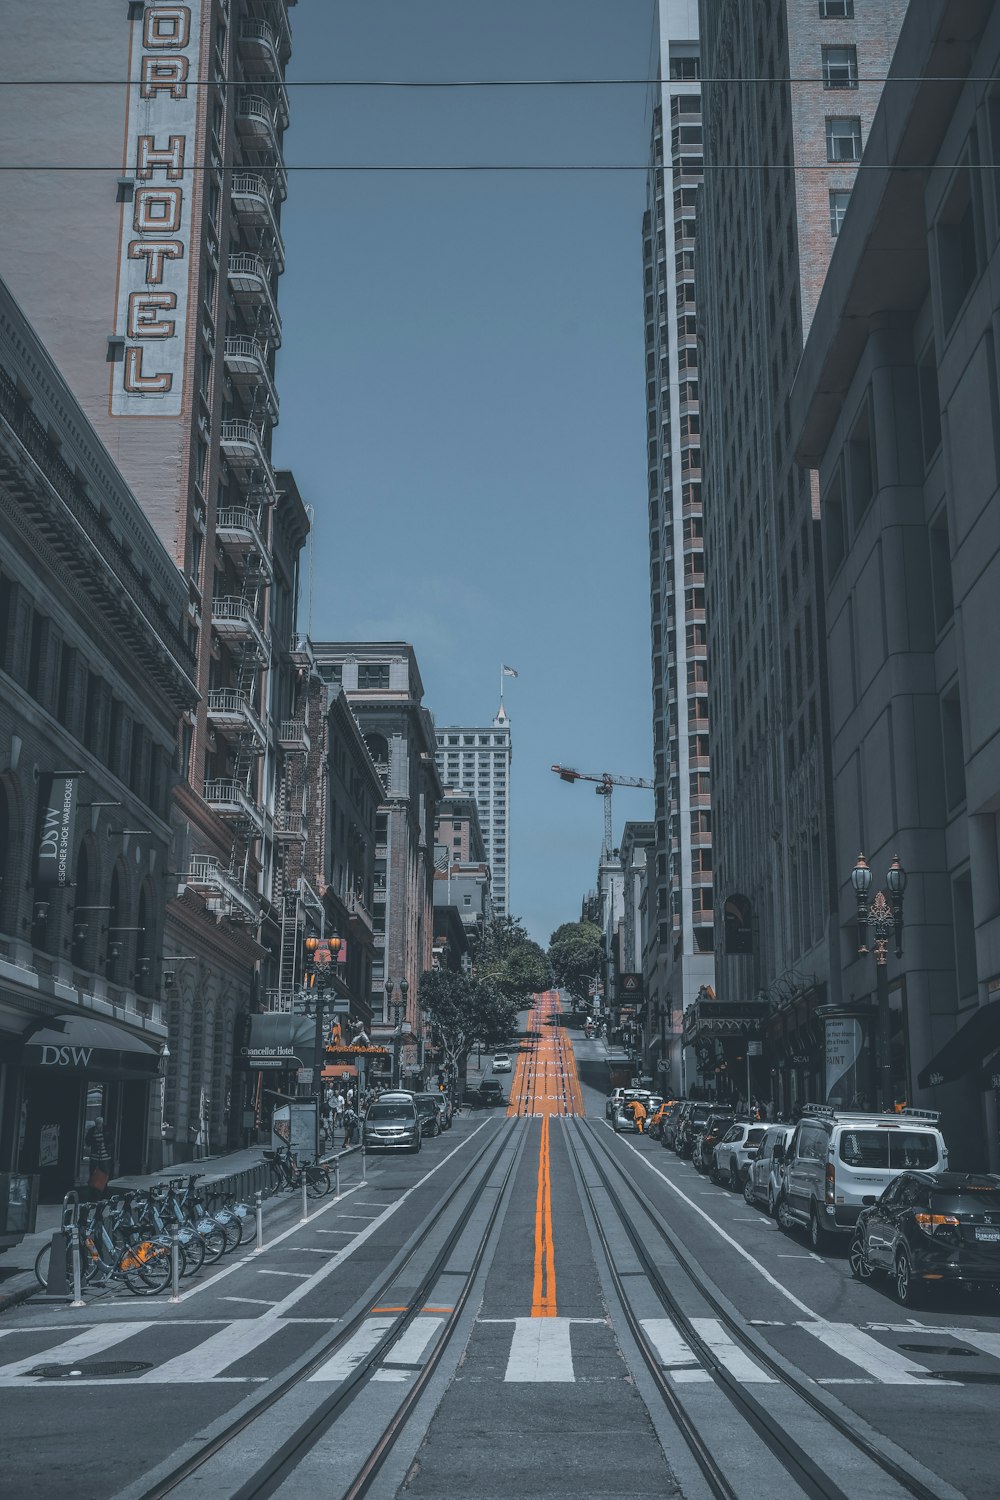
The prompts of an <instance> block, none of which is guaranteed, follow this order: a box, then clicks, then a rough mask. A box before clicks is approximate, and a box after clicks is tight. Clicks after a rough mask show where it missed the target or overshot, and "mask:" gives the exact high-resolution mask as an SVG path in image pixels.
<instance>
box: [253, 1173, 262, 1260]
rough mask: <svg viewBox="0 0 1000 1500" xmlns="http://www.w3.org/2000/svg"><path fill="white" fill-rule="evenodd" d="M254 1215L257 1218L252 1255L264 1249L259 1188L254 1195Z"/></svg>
mask: <svg viewBox="0 0 1000 1500" xmlns="http://www.w3.org/2000/svg"><path fill="white" fill-rule="evenodd" d="M254 1204H255V1207H254V1213H255V1214H256V1216H257V1243H256V1245H255V1246H254V1254H255V1255H257V1254H258V1253H259V1252H260V1251H261V1250H263V1248H264V1195H263V1193H262V1192H261V1190H260V1188H258V1189H257V1191H256V1193H254Z"/></svg>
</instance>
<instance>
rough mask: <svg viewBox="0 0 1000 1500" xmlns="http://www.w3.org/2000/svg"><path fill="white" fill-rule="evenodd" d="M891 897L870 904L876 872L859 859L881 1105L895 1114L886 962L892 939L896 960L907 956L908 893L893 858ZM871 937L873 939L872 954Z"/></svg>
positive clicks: (861, 946)
mask: <svg viewBox="0 0 1000 1500" xmlns="http://www.w3.org/2000/svg"><path fill="white" fill-rule="evenodd" d="M885 883H886V885H887V886H888V894H887V893H886V892H885V891H876V892H875V895H874V896H873V897H872V898H871V900H869V892H870V891H871V885H872V872H871V870H870V869H869V867H868V861H867V860H866V859H865V857H864V855H863V854H859V855H858V860H857V864H856V865H855V866H854V869H853V870H852V871H851V884H852V885H853V887H854V893H855V895H856V896H857V900H858V953H859V954H866V953H868V952H869V951H871V952H872V953H873V955H874V958H875V998H876V1004H877V1019H878V1104H879V1108H880V1109H882V1110H891V1109H892V1108H893V1106H894V1104H895V1102H896V1101H895V1099H894V1098H893V1082H892V1039H891V1028H890V1013H889V975H888V972H887V968H886V960H887V958H888V954H889V935H890V933H891V934H892V935H893V937H894V938H895V949H896V957H897V958H901V957H902V955H903V895H904V893H905V891H906V871H905V870H904V869H903V866H902V865H901V864H900V862H899V855H898V854H896V855H894V856H893V861H892V864H891V865H890V866H889V869H888V872H887V874H886V877H885ZM869 935H872V936H873V942H872V948H871V950H869V947H868V939H869Z"/></svg>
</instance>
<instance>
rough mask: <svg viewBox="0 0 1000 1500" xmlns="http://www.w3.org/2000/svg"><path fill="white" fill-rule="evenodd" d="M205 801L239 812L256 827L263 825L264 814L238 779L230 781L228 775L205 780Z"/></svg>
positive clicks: (216, 806)
mask: <svg viewBox="0 0 1000 1500" xmlns="http://www.w3.org/2000/svg"><path fill="white" fill-rule="evenodd" d="M205 801H206V802H208V803H210V804H211V806H212V807H215V808H220V809H221V808H224V809H225V810H226V812H236V813H240V814H242V815H243V816H244V817H246V818H248V819H249V820H250V822H252V823H255V824H256V825H257V826H258V827H261V826H262V825H263V822H264V814H263V813H262V812H261V810H260V808H259V807H258V806H257V804H256V802H254V800H253V798H252V797H251V796H250V793H249V792H248V791H247V789H246V787H244V786H243V785H242V784H241V783H240V782H238V781H232V780H230V779H229V778H228V777H215V778H214V779H213V780H211V781H206V782H205Z"/></svg>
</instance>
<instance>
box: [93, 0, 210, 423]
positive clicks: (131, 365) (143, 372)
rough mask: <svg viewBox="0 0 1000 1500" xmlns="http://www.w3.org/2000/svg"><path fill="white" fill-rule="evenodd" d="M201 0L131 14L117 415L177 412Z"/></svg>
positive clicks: (194, 172)
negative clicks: (129, 189)
mask: <svg viewBox="0 0 1000 1500" xmlns="http://www.w3.org/2000/svg"><path fill="white" fill-rule="evenodd" d="M202 3H203V0H190V3H189V4H187V5H159V4H151V5H147V6H146V7H145V9H144V10H143V12H142V15H141V17H140V18H138V19H137V20H134V21H132V22H131V23H130V24H131V27H132V39H131V48H130V59H129V79H130V83H129V86H128V113H127V123H126V129H125V175H126V177H127V178H130V179H133V180H134V183H135V187H134V192H133V196H132V201H131V202H130V203H124V204H123V205H122V210H121V213H122V222H121V239H120V244H119V250H118V304H117V310H116V317H115V332H116V334H117V335H118V337H119V338H124V340H125V348H124V355H123V357H122V358H121V359H120V360H116V361H115V362H114V363H113V364H112V367H111V368H112V372H113V374H112V387H111V412H112V415H114V416H122V417H136V416H143V417H148V416H161V417H175V416H179V415H180V411H181V403H182V398H183V386H184V360H185V348H186V344H187V332H188V329H187V324H188V294H189V286H190V278H191V223H192V197H193V194H194V192H195V189H196V187H199V186H200V175H199V171H198V168H199V166H200V163H199V162H198V160H197V157H196V151H197V150H198V149H199V148H201V149H202V150H204V147H203V144H202V142H201V141H199V139H198V130H197V124H198V95H199V81H200V77H201V74H200V69H199V63H200V56H201V10H202Z"/></svg>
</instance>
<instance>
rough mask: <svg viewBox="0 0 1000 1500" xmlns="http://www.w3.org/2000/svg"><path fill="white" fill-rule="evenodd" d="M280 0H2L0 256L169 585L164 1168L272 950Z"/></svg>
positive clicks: (284, 575) (234, 1096)
mask: <svg viewBox="0 0 1000 1500" xmlns="http://www.w3.org/2000/svg"><path fill="white" fill-rule="evenodd" d="M289 3H292V0H228V3H227V0H187V3H185V4H163V3H159V0H149V3H130V4H122V5H111V4H105V5H87V6H80V5H78V4H76V3H75V0H53V3H52V4H50V5H47V6H45V7H44V8H38V7H32V6H28V7H25V6H20V5H16V4H13V3H10V0H5V3H4V5H3V10H4V12H5V13H6V16H5V19H6V23H7V24H6V25H5V26H4V28H3V29H4V76H5V82H6V83H7V85H8V86H7V87H5V88H4V89H3V90H0V152H2V155H3V159H4V162H5V164H8V165H10V166H11V167H12V170H11V171H8V172H5V174H4V213H3V215H2V216H0V265H2V266H3V267H4V268H5V273H6V274H7V275H8V277H9V280H10V284H11V287H12V290H13V292H14V294H15V296H16V297H17V298H18V300H19V302H20V303H21V305H22V307H23V308H24V310H25V312H26V314H27V315H28V317H29V318H30V319H31V320H32V321H33V322H34V324H35V326H36V327H37V329H38V332H39V334H40V335H41V337H42V339H43V340H44V341H45V342H46V343H47V345H48V347H49V349H50V352H51V354H52V356H53V358H54V359H55V361H56V363H57V364H58V366H59V368H60V369H61V370H62V371H63V372H64V374H65V376H66V379H67V381H68V383H69V385H70V388H71V389H72V390H73V392H74V394H75V396H76V397H77V399H78V400H79V402H80V404H81V405H82V407H83V409H84V411H85V412H86V413H87V415H88V417H89V419H90V420H91V422H92V423H93V425H94V427H95V428H96V430H97V432H98V433H99V435H100V437H101V438H102V439H103V441H104V443H105V445H106V447H107V448H108V450H109V452H110V453H111V455H112V457H113V459H114V460H115V462H116V463H117V465H118V467H119V469H120V470H121V472H122V474H123V475H124V477H125V479H126V481H127V482H128V484H129V485H130V487H131V489H132V490H133V492H134V494H135V495H136V496H137V497H138V499H139V501H140V503H141V505H142V507H143V509H144V510H145V512H146V515H147V516H148V517H149V519H150V520H151V521H152V523H153V526H154V527H155V529H156V531H157V533H158V534H159V536H160V538H161V540H162V541H163V542H164V543H165V545H166V547H167V548H168V550H169V552H170V553H171V555H172V556H173V559H174V563H175V564H176V566H177V568H179V569H180V571H181V573H182V575H183V578H184V580H185V587H186V590H187V599H186V607H185V610H184V615H183V630H184V633H185V636H186V640H187V644H188V647H189V649H190V650H191V652H192V653H193V654H194V657H195V661H196V668H195V676H196V682H197V687H198V692H199V700H198V703H197V706H196V707H194V708H192V710H191V711H190V713H189V714H188V715H187V718H186V721H185V724H184V727H183V730H182V733H181V734H180V736H179V740H178V746H177V758H178V763H179V765H180V769H181V775H182V778H183V779H182V783H181V785H180V787H179V788H178V790H177V793H176V795H175V797H174V806H173V825H174V838H173V850H172V859H171V866H172V869H173V870H174V871H175V872H176V883H175V885H174V887H173V890H174V894H173V897H172V899H171V900H170V902H169V905H168V910H167V925H166V937H165V949H166V952H167V953H168V954H169V955H170V956H171V964H172V968H171V971H170V972H171V976H172V978H171V988H170V993H169V1028H170V1036H169V1053H170V1056H169V1063H168V1067H167V1073H166V1091H165V1104H164V1108H165V1118H164V1127H163V1130H164V1143H165V1155H166V1156H167V1158H168V1159H169V1158H171V1157H173V1158H174V1159H177V1158H185V1157H188V1156H190V1154H191V1152H192V1150H201V1149H206V1147H207V1145H208V1146H211V1147H212V1148H213V1149H214V1148H215V1147H217V1146H218V1145H219V1144H220V1143H222V1144H225V1142H226V1141H227V1140H229V1141H234V1140H236V1139H237V1137H238V1134H239V1130H240V1127H241V1123H242V1100H241V1098H240V1094H241V1079H240V1078H239V1077H237V1076H235V1075H234V1058H235V1056H236V1054H237V1053H238V1049H239V1042H240V1034H241V1031H242V1029H243V1026H244V1019H243V1018H244V1016H245V1013H246V1012H247V1010H248V1009H249V1008H250V1006H251V1004H252V1003H253V1001H254V998H255V995H256V992H257V988H258V986H259V984H260V981H261V980H262V981H263V986H264V987H265V988H266V987H269V986H270V985H271V984H273V983H274V982H275V981H274V978H273V974H272V973H271V972H270V971H272V970H274V969H275V968H276V966H277V963H278V948H279V944H280V920H279V914H278V912H277V909H276V907H275V905H274V902H273V897H274V893H275V884H276V881H277V882H278V883H279V884H280V874H279V870H280V854H281V851H280V848H279V847H278V845H277V843H276V841H275V837H274V813H275V808H276V804H277V801H278V799H279V797H280V786H281V781H282V776H283V751H282V748H281V745H280V743H279V740H278V737H277V734H276V732H275V724H276V721H278V720H280V717H281V714H282V709H283V703H284V701H286V700H287V698H288V694H289V691H290V689H289V686H288V682H287V673H288V671H289V670H290V667H289V661H288V652H289V651H290V649H291V647H292V646H293V644H294V639H293V632H294V615H295V594H296V588H297V567H298V548H301V546H302V543H303V540H304V537H305V533H306V530H307V526H306V523H305V513H304V509H303V507H302V504H301V501H300V500H299V497H298V496H297V494H295V492H294V482H293V481H292V480H291V476H289V475H281V476H279V474H278V473H276V471H275V468H274V466H273V464H272V460H271V438H272V431H273V428H274V426H275V424H276V422H277V420H278V396H277V391H276V387H275V373H274V358H275V350H276V349H277V347H278V344H279V343H280V341H281V321H280V318H279V315H278V310H277V288H278V277H279V275H280V273H281V271H282V269H283V265H284V252H283V247H282V240H281V229H280V216H281V203H282V200H283V198H284V196H285V190H286V180H285V170H284V165H283V161H282V140H283V134H284V130H285V127H286V126H287V124H288V97H287V93H286V90H285V85H284V81H283V78H284V70H285V65H286V63H287V61H288V58H289V55H290V50H291V44H290V36H289V28H288V4H289ZM40 76H41V77H42V78H45V79H50V80H58V83H49V84H47V85H45V86H39V84H38V82H37V80H38V79H39V77H40ZM104 79H106V80H108V82H107V83H102V82H101V80H104ZM27 80H34V82H27ZM123 80H129V82H128V83H124V82H123ZM39 163H42V164H44V165H45V167H46V169H47V170H44V171H38V170H35V167H36V164H39ZM75 167H82V168H86V169H87V170H74V168H75ZM48 168H52V169H53V170H48ZM66 225H72V233H71V234H70V233H67V232H66V231H65V228H64V226H66ZM286 521H287V524H286ZM278 532H282V540H281V549H279V550H283V552H284V556H285V565H284V566H283V567H281V568H278V567H276V564H275V546H276V540H277V533H278ZM122 545H123V546H126V547H128V548H130V549H132V550H133V551H135V550H136V548H135V543H134V542H132V541H130V540H129V539H128V538H125V539H124V540H123V543H122ZM137 563H138V558H137ZM138 565H139V566H141V563H138ZM262 967H263V970H264V972H263V973H262V974H259V973H258V971H259V970H260V969H261V968H262Z"/></svg>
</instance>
